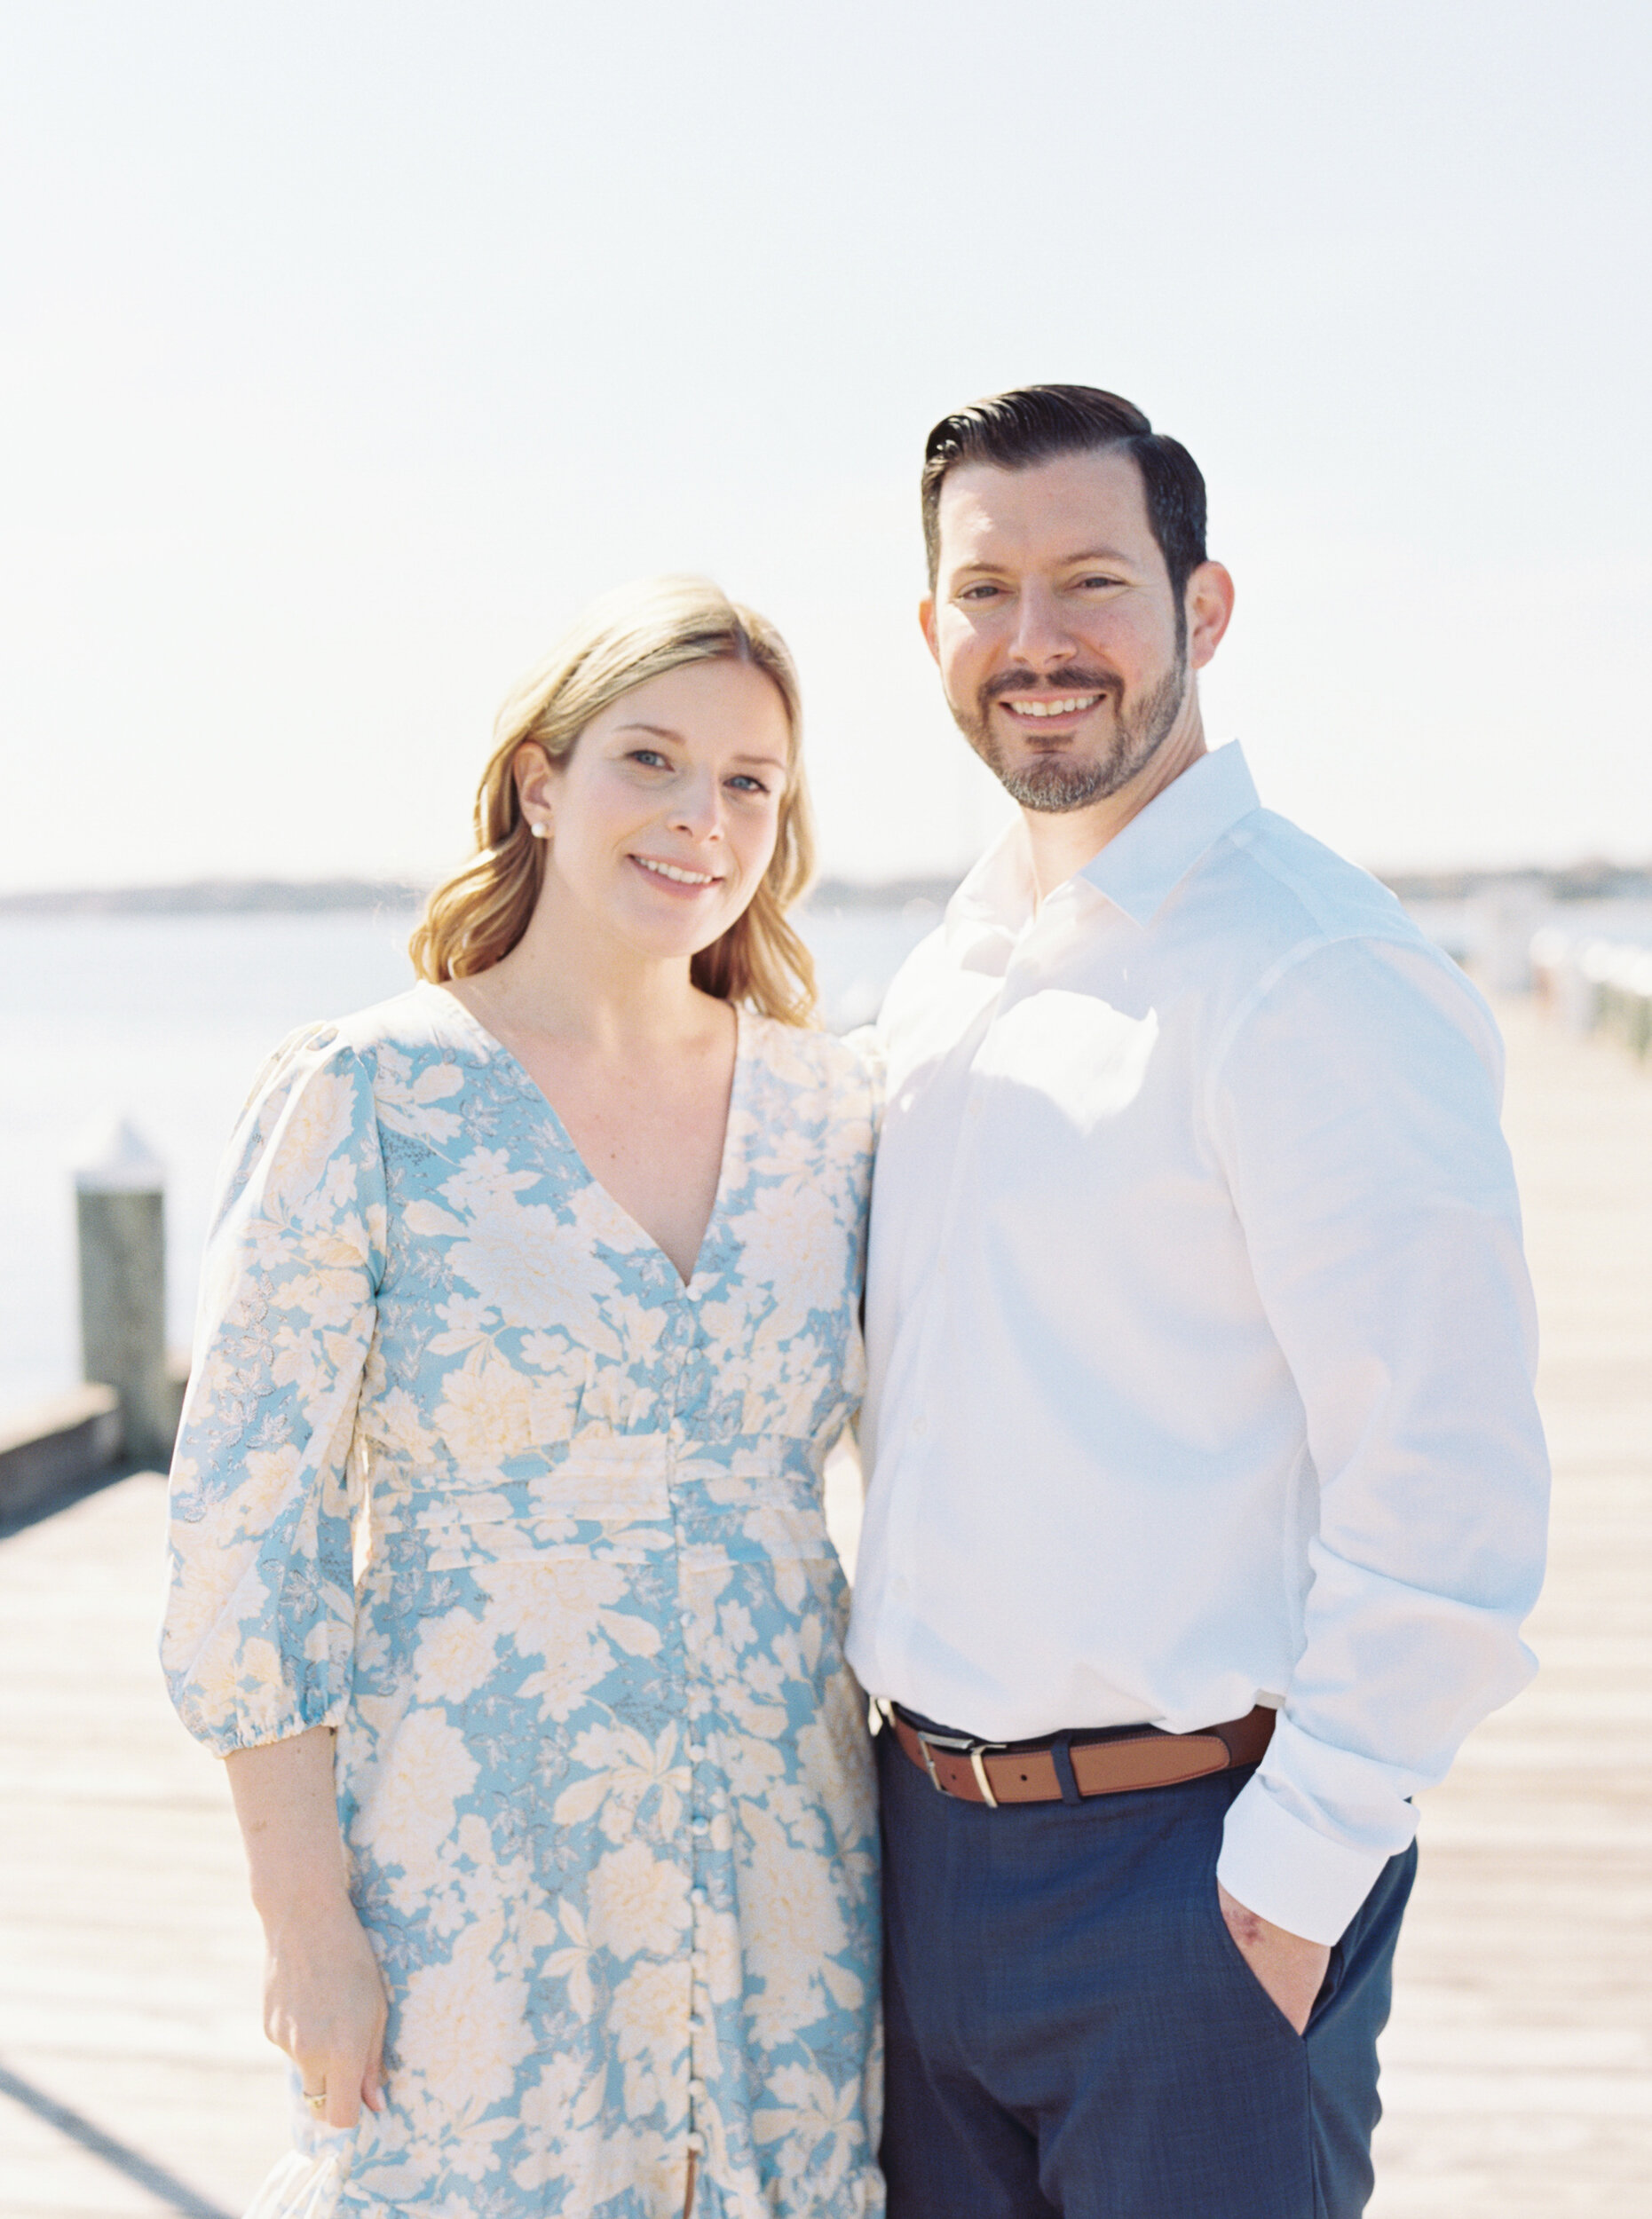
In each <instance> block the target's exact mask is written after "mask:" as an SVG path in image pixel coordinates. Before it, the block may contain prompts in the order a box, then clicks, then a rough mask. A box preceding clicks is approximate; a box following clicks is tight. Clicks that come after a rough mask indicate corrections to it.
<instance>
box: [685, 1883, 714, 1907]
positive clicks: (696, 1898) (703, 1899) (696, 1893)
mask: <svg viewBox="0 0 1652 2219" xmlns="http://www.w3.org/2000/svg"><path fill="white" fill-rule="evenodd" d="M688 1899H689V1901H690V1902H691V1903H692V1905H693V1906H694V1908H695V1909H696V1910H697V1911H702V1910H704V1908H705V1907H706V1905H707V1903H708V1902H709V1901H710V1900H711V1899H710V1897H709V1896H708V1895H707V1893H706V1891H705V1890H704V1888H691V1889H690V1890H689V1891H688Z"/></svg>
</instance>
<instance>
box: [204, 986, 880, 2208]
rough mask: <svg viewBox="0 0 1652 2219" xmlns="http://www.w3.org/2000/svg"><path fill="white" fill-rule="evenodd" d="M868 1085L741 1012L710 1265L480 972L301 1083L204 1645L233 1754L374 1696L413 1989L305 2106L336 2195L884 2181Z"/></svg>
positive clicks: (213, 1328)
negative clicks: (367, 2074) (508, 1047)
mask: <svg viewBox="0 0 1652 2219" xmlns="http://www.w3.org/2000/svg"><path fill="white" fill-rule="evenodd" d="M873 1114H874V1105H873V1098H872V1086H871V1081H870V1079H869V1076H868V1074H867V1072H866V1069H865V1067H864V1066H863V1065H862V1064H861V1063H860V1062H858V1059H857V1057H856V1056H855V1054H854V1053H853V1051H852V1050H850V1048H848V1047H846V1046H844V1045H843V1044H842V1042H841V1041H838V1040H835V1039H833V1038H830V1037H829V1036H827V1035H825V1034H820V1033H815V1032H804V1031H797V1030H795V1029H793V1028H790V1027H786V1026H783V1025H779V1024H775V1023H770V1022H769V1021H768V1020H766V1019H763V1018H758V1017H754V1016H752V1015H749V1014H745V1013H742V1015H741V1017H740V1039H739V1055H738V1058H737V1062H736V1066H735V1076H734V1086H733V1095H732V1102H731V1109H730V1115H729V1126H728V1138H727V1142H726V1145H725V1149H724V1153H723V1166H722V1175H721V1181H720V1184H719V1187H718V1192H717V1198H716V1203H715V1209H714V1211H713V1214H712V1218H711V1221H710V1224H709V1226H708V1228H707V1233H706V1236H705V1241H704V1244H703V1246H702V1248H701V1250H700V1257H699V1260H698V1262H697V1264H696V1266H695V1270H694V1275H693V1278H692V1281H691V1282H690V1283H688V1284H687V1285H686V1286H685V1285H684V1283H682V1281H681V1280H680V1278H679V1277H678V1275H677V1273H676V1269H675V1268H674V1267H673V1266H672V1265H671V1263H670V1262H669V1260H668V1259H667V1257H666V1256H665V1255H664V1254H663V1253H662V1252H660V1249H659V1248H658V1247H656V1246H655V1244H653V1243H652V1241H651V1240H650V1239H649V1238H648V1237H647V1236H646V1235H645V1234H644V1232H643V1231H642V1230H641V1228H639V1227H638V1226H637V1225H636V1224H635V1223H634V1222H633V1221H632V1220H630V1219H629V1218H628V1216H627V1215H626V1214H625V1212H623V1211H622V1210H621V1209H620V1207H619V1205H618V1204H617V1203H615V1202H614V1201H613V1199H612V1197H611V1196H609V1195H608V1194H607V1193H606V1192H605V1189H604V1188H602V1187H601V1186H600V1185H598V1184H597V1181H595V1180H593V1179H592V1177H591V1176H590V1174H589V1172H588V1171H587V1170H586V1168H585V1166H584V1165H583V1164H582V1163H581V1160H580V1157H579V1156H578V1155H577V1153H576V1152H575V1150H574V1149H573V1144H572V1143H571V1141H569V1139H568V1136H567V1133H565V1130H564V1128H563V1126H562V1125H561V1124H560V1122H559V1121H558V1119H557V1117H556V1115H555V1113H554V1111H553V1110H552V1109H550V1107H549V1104H548V1103H547V1102H546V1100H545V1098H544V1096H543V1095H542V1094H541V1092H540V1091H539V1089H538V1087H537V1086H535V1085H534V1082H533V1081H532V1080H531V1079H530V1078H528V1076H527V1074H526V1071H525V1070H523V1069H522V1067H521V1066H520V1065H519V1064H518V1062H516V1061H515V1060H514V1058H513V1057H511V1056H510V1054H508V1053H507V1052H506V1051H505V1049H503V1048H502V1046H500V1045H499V1043H498V1042H497V1041H495V1040H494V1038H493V1037H492V1036H491V1035H490V1034H489V1033H487V1032H486V1031H485V1030H484V1029H483V1028H482V1027H481V1026H480V1025H479V1024H478V1023H477V1022H476V1021H475V1020H474V1019H473V1018H472V1017H470V1015H469V1014H468V1013H467V1012H466V1011H465V1010H464V1009H463V1008H462V1006H461V1005H460V1004H459V1003H458V1002H457V1001H455V1000H454V998H453V997H452V996H451V995H450V994H448V993H447V992H446V991H444V990H442V989H441V988H439V987H435V986H429V985H425V986H419V987H415V989H414V990H413V991H411V992H409V993H407V994H404V995H402V996H400V997H399V998H398V999H395V1000H393V1001H390V1002H386V1003H384V1004H383V1005H381V1006H380V1007H377V1008H375V1009H371V1010H368V1011H367V1012H365V1013H364V1014H362V1015H359V1016H356V1017H352V1018H349V1019H347V1020H345V1021H344V1022H343V1023H338V1024H327V1025H321V1026H317V1027H312V1028H311V1029H309V1030H307V1031H304V1032H302V1033H300V1034H298V1035H296V1036H295V1037H294V1038H292V1039H291V1040H289V1041H288V1042H287V1043H286V1045H285V1046H283V1047H282V1048H281V1050H280V1051H279V1052H278V1054H276V1056H275V1057H274V1058H273V1061H272V1062H271V1064H270V1066H269V1067H268V1069H267V1070H265V1073H264V1074H263V1076H262V1078H261V1079H260V1082H259V1084H258V1086H257V1090H256V1092H255V1094H254V1096H253V1099H252V1101H251V1102H250V1104H249V1108H248V1109H247V1111H246V1113H245V1116H244V1119H243V1122H242V1125H241V1128H240V1130H239V1131H238V1133H237V1134H236V1137H235V1140H234V1141H233V1144H232V1150H231V1157H230V1165H229V1171H228V1175H227V1181H226V1188H225V1195H224V1198H223V1202H222V1205H221V1209H220V1212H219V1214H218V1218H217V1227H216V1230H215V1232H214V1234H213V1236H212V1239H211V1242H210V1244H209V1250H208V1256H207V1264H206V1271H205V1279H204V1284H203V1291H202V1314H201V1323H200V1330H199V1336H198V1340H197V1346H196V1351H195V1363H194V1376H193V1378H192V1381H191V1386H190V1393H189V1400H188V1404H187V1407H186V1412H185V1419H184V1426H183V1431H182V1433H181V1436H180V1439H179V1444H178V1455H177V1459H176V1463H175V1465H174V1469H173V1480H172V1525H171V1536H172V1556H171V1576H172V1583H171V1592H170V1605H169V1609H168V1615H167V1622H166V1628H165V1633H164V1637H163V1653H164V1658H165V1662H166V1665H167V1670H168V1673H169V1678H170V1682H171V1686H172V1689H173V1694H174V1698H175V1700H176V1702H177V1703H178V1709H179V1710H180V1712H181V1713H182V1715H183V1718H184V1720H185V1722H186V1725H188V1726H189V1728H190V1730H191V1731H192V1732H193V1733H195V1734H196V1735H197V1736H198V1737H199V1738H200V1739H201V1740H202V1741H205V1742H207V1743H208V1744H209V1746H210V1747H212V1748H213V1749H217V1750H220V1751H227V1750H231V1749H248V1748H256V1747H257V1746H259V1745H260V1744H263V1743H266V1742H270V1741H278V1740H280V1739H281V1738H282V1737H284V1736H286V1735H289V1734H292V1733H298V1732H301V1731H302V1730H304V1728H305V1727H309V1726H315V1725H331V1726H334V1727H336V1729H337V1742H336V1777H337V1781H338V1797H339V1810H340V1816H341V1820H342V1823H343V1828H344V1840H345V1843H346V1845H347V1850H348V1853H349V1858H350V1861H351V1869H352V1892H353V1895H354V1899H355V1901H356V1904H357V1907H358V1908H359V1910H360V1915H361V1917H362V1919H363V1921H364V1922H365V1923H366V1925H367V1928H368V1931H369V1933H370V1934H371V1936H372V1938H373V1941H374V1945H375V1948H376V1950H377V1952H378V1954H379V1957H380V1961H381V1962H382V1965H383V1971H384V1976H385V1980H386V1984H387V1986H388V1989H389V1992H390V1996H391V2018H390V2029H389V2037H388V2055H389V2061H390V2064H389V2076H388V2108H387V2110H386V2111H385V2112H384V2113H383V2115H382V2116H380V2117H379V2118H376V2119H375V2118H373V2117H371V2116H370V2115H368V2114H367V2113H365V2112H364V2114H363V2117H362V2123H361V2125H360V2128H359V2129H357V2130H356V2131H355V2132H354V2133H353V2134H352V2135H350V2136H345V2137H343V2139H342V2143H341V2140H340V2138H339V2137H337V2136H332V2137H331V2138H330V2141H329V2139H328V2135H327V2130H325V2129H318V2128H313V2127H312V2126H311V2125H310V2124H309V2123H308V2120H307V2117H304V2118H300V2119H299V2121H298V2127H297V2133H298V2138H299V2141H300V2144H301V2146H302V2147H304V2148H306V2149H308V2150H310V2151H312V2152H314V2151H317V2150H324V2151H325V2152H326V2153H327V2155H328V2163H329V2166H333V2165H336V2172H337V2174H338V2175H339V2176H342V2177H343V2183H344V2184H343V2186H342V2189H338V2190H337V2191H336V2202H334V2203H333V2204H332V2207H333V2208H336V2210H338V2211H339V2212H341V2213H359V2214H363V2215H368V2214H371V2215H380V2219H383V2215H387V2214H390V2213H393V2212H403V2211H406V2212H409V2213H421V2214H426V2213H428V2214H440V2215H442V2219H526V2215H529V2214H534V2215H539V2214H553V2213H554V2214H565V2215H570V2219H598V2215H599V2219H675V2215H676V2214H679V2213H681V2212H682V2210H683V2208H684V2199H685V2195H686V2192H687V2189H688V2183H689V2179H690V2176H691V2167H692V2174H693V2176H694V2214H695V2219H860V2215H869V2214H874V2213H878V2212H881V2210H882V2208H883V2191H882V2185H881V2178H880V2176H879V2174H878V2172H877V2168H876V2164H875V2152H876V2148H877V2133H878V2120H877V2112H878V2106H879V2103H880V2094H879V2090H880V2073H879V2060H878V2057H877V2054H876V2051H877V1970H878V1947H879V1936H878V1920H877V1900H876V1889H877V1861H876V1860H877V1849H876V1830H875V1814H874V1808H873V1782H872V1773H871V1760H870V1751H869V1745H868V1741H867V1736H866V1721H865V1701H864V1698H863V1697H862V1696H861V1695H860V1694H859V1692H858V1689H857V1687H856V1686H855V1683H854V1681H853V1680H852V1678H850V1673H849V1670H848V1668H847V1667H846V1665H845V1664H844V1662H843V1658H842V1636H843V1631H844V1621H845V1615H846V1603H847V1597H846V1591H845V1586H844V1582H843V1579H842V1574H841V1572H840V1569H839V1567H838V1564H837V1560H836V1558H835V1556H834V1552H833V1549H832V1546H831V1543H830V1541H829V1540H828V1538H827V1535H826V1525H825V1520H824V1513H823V1508H822V1489H821V1467H822V1464H823V1461H824V1458H825V1457H826V1451H827V1449H829V1448H830V1447H831V1445H832V1443H833V1441H834V1440H835V1439H836V1437H837V1435H838V1434H839V1433H841V1432H842V1428H843V1425H844V1424H845V1422H846V1420H847V1419H848V1417H850V1414H851V1413H852V1411H853V1410H854V1407H855V1405H856V1403H857V1402H858V1398H859V1394H860V1386H861V1374H862V1355H861V1349H860V1340H859V1328H858V1319H857V1308H858V1296H859V1287H860V1276H861V1266H862V1253H863V1240H864V1227H865V1219H866V1201H867V1191H868V1185H869V1180H870V1171H871V1156H872V1143H873ZM352 1552H353V1559H352ZM294 2162H296V2161H295V2160H289V2164H290V2163H294ZM295 2179H296V2176H295ZM298 2200H302V2199H298ZM296 2207H297V2202H296V2201H295V2203H294V2205H293V2208H296ZM310 2207H311V2206H310V2205H308V2204H306V2205H305V2208H310Z"/></svg>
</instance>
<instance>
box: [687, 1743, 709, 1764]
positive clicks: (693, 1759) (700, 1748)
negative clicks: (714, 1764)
mask: <svg viewBox="0 0 1652 2219" xmlns="http://www.w3.org/2000/svg"><path fill="white" fill-rule="evenodd" d="M688 1761H689V1763H690V1764H691V1765H703V1764H704V1763H705V1761H706V1744H705V1743H704V1742H703V1741H691V1742H690V1743H689V1745H688Z"/></svg>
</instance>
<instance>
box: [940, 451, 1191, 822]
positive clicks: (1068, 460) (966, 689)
mask: <svg viewBox="0 0 1652 2219" xmlns="http://www.w3.org/2000/svg"><path fill="white" fill-rule="evenodd" d="M938 520H939V525H940V561H939V564H938V566H937V576H936V585H935V592H934V594H933V596H931V598H929V600H927V601H926V602H925V603H924V605H923V611H922V617H923V628H924V636H925V637H926V638H927V639H928V641H929V648H930V651H931V652H932V653H933V655H934V656H935V659H936V661H937V663H938V664H939V666H940V671H941V683H942V687H943V689H944V690H945V695H946V700H947V706H948V707H950V708H951V710H952V715H953V716H954V717H955V718H956V719H957V721H958V725H959V729H960V730H961V731H962V733H963V735H964V737H965V738H966V739H967V740H968V742H969V745H970V746H972V747H973V748H974V749H975V751H976V754H978V755H979V756H980V757H981V758H982V760H983V762H985V763H986V764H987V765H988V767H989V768H990V769H991V770H992V771H993V772H994V773H995V775H996V776H997V777H998V778H1000V780H1001V781H1002V783H1003V785H1004V786H1006V787H1007V788H1008V792H1009V793H1010V794H1012V795H1013V796H1014V797H1015V799H1016V801H1017V802H1020V803H1021V804H1022V806H1023V807H1024V808H1026V809H1049V810H1065V809H1083V808H1084V807H1086V806H1087V804H1088V803H1090V802H1098V801H1101V800H1103V799H1104V798H1105V797H1106V796H1107V795H1109V794H1116V793H1118V790H1119V788H1120V787H1121V786H1126V785H1127V784H1128V783H1129V781H1130V780H1131V779H1132V778H1134V777H1135V776H1136V774H1137V773H1138V772H1139V771H1141V770H1143V769H1144V768H1145V767H1146V765H1147V764H1148V763H1149V762H1151V761H1152V759H1153V757H1154V756H1155V755H1156V754H1158V750H1159V749H1160V747H1161V746H1163V745H1164V743H1165V741H1166V739H1167V738H1169V737H1170V735H1171V734H1172V733H1173V732H1174V730H1176V728H1177V725H1178V723H1180V722H1181V721H1182V720H1183V718H1184V717H1185V716H1186V715H1187V714H1188V713H1189V703H1190V681H1189V673H1188V660H1189V659H1188V636H1187V626H1186V620H1185V616H1184V613H1183V612H1182V609H1181V608H1179V606H1178V604H1177V601H1176V597H1175V596H1174V594H1173V593H1172V591H1171V588H1170V577H1169V573H1168V572H1167V571H1166V568H1165V558H1164V557H1163V555H1162V554H1161V553H1160V552H1159V548H1158V541H1157V540H1156V539H1155V538H1154V537H1153V530H1152V526H1151V525H1150V523H1149V522H1148V517H1147V501H1146V497H1145V495H1144V494H1143V491H1142V477H1141V472H1140V471H1139V470H1137V468H1136V465H1135V463H1134V461H1133V460H1132V459H1131V457H1130V456H1129V455H1128V454H1124V453H1122V452H1120V451H1119V450H1118V449H1116V448H1109V449H1103V451H1102V452H1101V453H1099V454H1095V453H1091V454H1060V455H1056V456H1055V457H1054V458H1053V459H1052V460H1051V461H1049V462H1038V463H1034V464H1032V466H1031V467H1029V468H1027V469H1025V470H1000V469H999V468H998V467H997V466H996V465H995V464H993V463H990V462H962V463H960V464H959V465H958V466H957V467H956V468H955V469H953V470H951V471H950V472H949V473H948V475H947V477H946V478H945V482H944V483H943V485H942V487H941V501H940V510H939V519H938ZM1204 659H1205V656H1204V655H1203V654H1199V655H1198V660H1201V661H1202V660H1204Z"/></svg>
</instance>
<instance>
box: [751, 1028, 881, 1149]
mask: <svg viewBox="0 0 1652 2219" xmlns="http://www.w3.org/2000/svg"><path fill="white" fill-rule="evenodd" d="M741 1023H742V1026H743V1027H744V1028H745V1032H746V1038H747V1041H748V1043H749V1046H748V1049H747V1053H748V1054H749V1055H750V1057H751V1060H752V1062H753V1063H754V1064H755V1066H756V1067H757V1068H758V1070H761V1072H762V1073H763V1077H764V1078H765V1079H766V1080H767V1081H768V1082H769V1084H770V1085H771V1086H773V1087H776V1088H779V1090H781V1091H784V1092H787V1093H795V1094H799V1095H808V1096H810V1097H812V1098H813V1099H814V1100H815V1101H816V1102H819V1103H822V1104H823V1105H825V1106H826V1107H828V1108H829V1109H831V1110H832V1111H833V1112H834V1113H835V1114H837V1115H839V1116H841V1117H871V1118H873V1121H874V1122H875V1119H876V1116H877V1110H878V1105H879V1100H880V1094H881V1072H880V1069H879V1062H878V1057H877V1054H876V1052H875V1046H874V1043H873V1038H872V1035H871V1031H870V1029H869V1028H863V1030H862V1031H861V1032H860V1033H859V1034H850V1035H844V1034H842V1033H836V1032H824V1031H819V1030H818V1028H816V1027H814V1026H812V1025H788V1024H782V1023H780V1022H779V1020H778V1019H777V1018H773V1017H762V1016H757V1015H754V1014H753V1013H752V1012H750V1011H749V1010H748V1011H746V1012H744V1013H742V1016H741Z"/></svg>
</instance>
